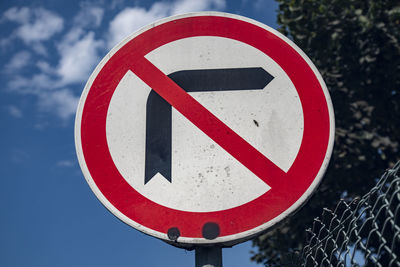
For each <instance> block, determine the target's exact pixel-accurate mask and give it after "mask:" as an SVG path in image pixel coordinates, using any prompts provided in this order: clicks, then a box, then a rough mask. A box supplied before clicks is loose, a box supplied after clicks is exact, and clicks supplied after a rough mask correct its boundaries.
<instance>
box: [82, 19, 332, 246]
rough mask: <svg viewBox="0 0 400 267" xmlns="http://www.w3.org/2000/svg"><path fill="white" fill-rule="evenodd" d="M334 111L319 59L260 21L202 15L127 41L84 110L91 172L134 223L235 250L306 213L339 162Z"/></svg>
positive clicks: (108, 199)
mask: <svg viewBox="0 0 400 267" xmlns="http://www.w3.org/2000/svg"><path fill="white" fill-rule="evenodd" d="M333 133H334V121H333V110H332V106H331V102H330V98H329V94H328V92H327V89H326V87H325V84H324V83H323V81H322V79H321V77H320V75H319V73H318V72H317V70H316V69H315V67H314V66H313V65H312V63H311V62H310V60H309V59H308V58H307V57H306V56H305V55H304V54H303V53H302V52H301V50H300V49H299V48H297V47H296V46H295V45H294V44H293V43H291V42H290V41H289V40H288V39H286V38H285V37H283V36H282V35H280V34H279V33H277V32H276V31H274V30H272V29H270V28H268V27H267V26H265V25H263V24H261V23H258V22H255V21H253V20H250V19H247V18H243V17H240V16H236V15H231V14H226V13H217V12H203V13H193V14H187V15H180V16H176V17H171V18H167V19H164V20H161V21H159V22H156V23H154V24H152V25H151V26H147V27H145V28H143V29H142V30H140V31H139V32H138V33H136V34H134V35H133V36H131V37H129V38H128V39H126V40H125V41H123V42H122V43H121V44H119V45H118V46H117V47H116V48H114V49H113V50H112V51H111V52H110V53H109V55H107V56H106V57H105V59H103V61H102V62H101V63H100V64H99V66H98V67H97V68H96V70H95V72H94V73H93V74H92V76H91V77H90V79H89V81H88V83H87V85H86V88H85V90H84V92H83V94H82V98H81V101H80V104H79V107H78V113H77V120H76V144H77V153H78V158H79V161H80V164H81V167H82V170H83V173H84V175H85V177H86V179H87V181H88V183H89V185H90V186H91V188H92V190H93V191H94V192H95V193H96V195H97V197H98V198H99V199H100V200H101V201H102V203H103V204H104V205H105V206H106V207H107V208H108V209H109V210H110V211H111V212H113V213H114V214H115V215H116V216H117V217H119V218H120V219H121V220H123V221H124V222H126V223H128V224H129V225H131V226H133V227H135V228H137V229H138V230H141V231H143V232H145V233H147V234H150V235H153V236H155V237H158V238H161V239H164V240H167V241H171V242H176V243H177V244H186V245H187V244H194V243H204V244H206V243H223V244H227V245H229V244H233V243H237V242H240V241H242V240H245V239H248V238H251V237H252V236H254V235H255V234H257V233H259V232H260V231H263V230H265V229H267V228H269V227H270V226H272V225H274V224H275V223H277V222H278V221H280V220H282V219H283V218H285V217H286V216H287V215H288V214H289V213H291V212H293V211H294V210H295V209H296V208H298V207H299V206H300V205H301V204H302V203H303V202H304V201H305V200H306V199H307V198H308V197H309V196H310V194H311V193H312V191H313V190H314V189H315V187H316V186H317V185H318V183H319V182H320V180H321V178H322V175H323V173H324V171H325V169H326V167H327V164H328V161H329V157H330V154H331V151H332V145H333Z"/></svg>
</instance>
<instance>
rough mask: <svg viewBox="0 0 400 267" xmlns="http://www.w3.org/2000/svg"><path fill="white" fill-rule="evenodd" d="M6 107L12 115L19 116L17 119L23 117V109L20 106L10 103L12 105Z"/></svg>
mask: <svg viewBox="0 0 400 267" xmlns="http://www.w3.org/2000/svg"><path fill="white" fill-rule="evenodd" d="M6 109H7V111H8V113H9V114H10V115H11V116H12V117H14V118H17V119H19V118H22V115H23V114H22V111H21V110H20V109H19V108H18V107H16V106H14V105H10V106H8V107H6Z"/></svg>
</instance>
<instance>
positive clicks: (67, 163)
mask: <svg viewBox="0 0 400 267" xmlns="http://www.w3.org/2000/svg"><path fill="white" fill-rule="evenodd" d="M56 165H57V166H58V167H73V166H74V165H75V161H74V160H60V161H58V162H57V163H56Z"/></svg>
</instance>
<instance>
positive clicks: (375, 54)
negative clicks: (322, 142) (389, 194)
mask: <svg viewBox="0 0 400 267" xmlns="http://www.w3.org/2000/svg"><path fill="white" fill-rule="evenodd" d="M277 1H278V2H279V10H278V23H279V25H280V29H279V30H280V31H281V32H282V33H283V34H285V35H286V36H288V37H289V38H290V39H292V40H293V41H294V43H296V44H297V45H298V46H299V47H300V48H301V49H302V50H303V51H304V52H305V53H306V54H307V55H308V56H309V57H310V58H311V60H312V61H313V62H314V64H315V65H316V66H317V68H318V69H319V71H320V72H321V74H322V76H323V78H324V80H325V82H326V84H327V87H328V88H329V91H330V94H331V97H332V102H333V106H334V110H335V121H336V135H335V147H334V151H333V155H332V159H331V163H330V165H329V168H328V170H327V173H326V175H325V178H324V180H323V182H322V184H321V185H320V187H319V189H318V191H317V192H316V194H314V196H313V197H312V199H311V200H310V201H309V202H308V204H307V205H306V206H304V207H303V208H302V209H301V210H300V211H299V212H298V213H297V214H295V215H294V216H292V217H291V218H290V219H288V220H287V221H286V222H284V223H282V224H281V225H280V226H279V227H278V228H276V229H274V230H272V231H270V232H268V233H266V234H264V235H262V236H260V237H259V238H257V239H255V240H254V245H255V246H256V247H258V251H256V252H254V255H253V257H252V259H253V260H255V261H257V262H266V261H267V260H270V261H271V262H273V261H274V259H275V258H279V257H282V256H283V255H285V254H287V253H288V252H290V251H292V250H294V249H300V248H301V247H302V246H303V243H302V242H304V240H305V229H306V228H307V227H310V226H311V223H312V219H313V218H314V217H317V216H319V215H320V213H321V211H322V208H323V207H327V208H332V207H334V206H335V204H336V203H337V201H338V200H339V199H340V198H353V197H355V196H360V195H363V194H365V193H366V192H367V191H368V190H369V189H370V188H371V186H373V185H374V183H375V182H376V178H378V176H379V175H380V174H381V173H382V172H383V170H385V169H386V168H388V167H389V166H391V165H392V164H393V163H394V162H396V161H397V160H399V159H400V153H399V143H400V2H399V1H398V0H277Z"/></svg>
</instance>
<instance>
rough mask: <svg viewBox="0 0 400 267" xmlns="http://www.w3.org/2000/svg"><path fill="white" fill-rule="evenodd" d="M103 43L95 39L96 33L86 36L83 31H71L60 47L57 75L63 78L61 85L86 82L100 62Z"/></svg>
mask: <svg viewBox="0 0 400 267" xmlns="http://www.w3.org/2000/svg"><path fill="white" fill-rule="evenodd" d="M102 47H103V42H102V41H99V40H96V39H95V38H94V33H93V32H89V33H87V34H85V33H84V32H83V30H82V29H80V28H76V29H74V30H72V31H70V32H69V33H68V34H67V35H66V36H65V38H64V40H63V41H62V42H61V43H60V44H59V45H58V47H57V48H58V51H59V53H60V56H61V59H60V61H59V64H58V67H57V74H58V75H59V76H60V77H61V81H60V82H61V85H68V84H71V83H75V82H82V81H85V80H86V79H87V78H88V77H89V74H90V73H91V72H92V71H93V67H94V66H95V65H96V63H98V61H99V55H98V50H99V49H101V48H102Z"/></svg>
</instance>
